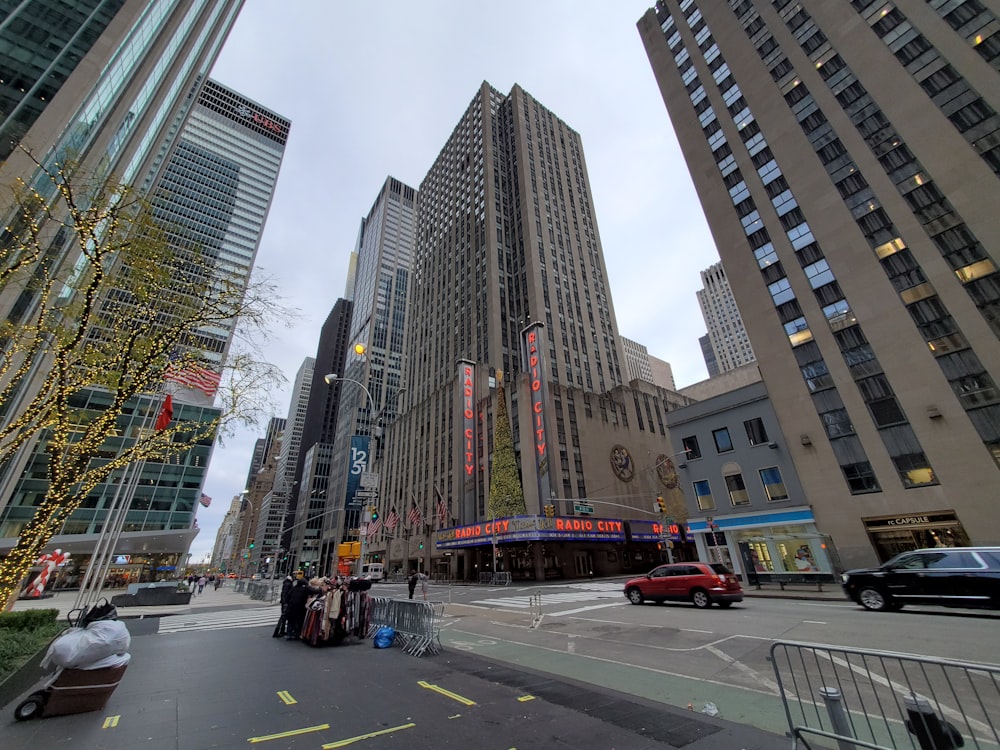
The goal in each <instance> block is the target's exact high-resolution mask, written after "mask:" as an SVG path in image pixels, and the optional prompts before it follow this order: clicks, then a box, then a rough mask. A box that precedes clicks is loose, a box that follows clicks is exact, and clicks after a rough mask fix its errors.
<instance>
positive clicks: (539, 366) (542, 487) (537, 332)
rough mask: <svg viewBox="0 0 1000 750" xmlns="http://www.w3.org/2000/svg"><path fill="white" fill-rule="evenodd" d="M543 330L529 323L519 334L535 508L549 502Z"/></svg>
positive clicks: (541, 326)
mask: <svg viewBox="0 0 1000 750" xmlns="http://www.w3.org/2000/svg"><path fill="white" fill-rule="evenodd" d="M542 328H543V325H542V324H541V323H539V322H536V323H532V324H530V325H529V326H528V327H527V328H525V329H524V330H523V331H522V332H521V336H522V337H523V357H522V361H523V362H524V366H525V370H526V372H527V373H528V389H529V392H530V403H531V434H532V441H531V442H532V445H533V446H534V453H535V473H536V475H537V477H538V505H539V507H541V506H542V505H544V504H545V503H547V502H548V501H549V493H550V487H549V482H548V473H549V452H548V433H547V431H546V429H545V405H546V403H547V401H548V398H547V389H546V387H545V367H544V366H543V363H542Z"/></svg>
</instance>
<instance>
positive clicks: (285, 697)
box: [278, 690, 298, 706]
mask: <svg viewBox="0 0 1000 750" xmlns="http://www.w3.org/2000/svg"><path fill="white" fill-rule="evenodd" d="M278 697H279V698H281V700H282V702H283V703H284V704H285V705H286V706H290V705H292V704H293V703H298V701H297V700H295V699H294V698H293V697H292V694H291V693H289V692H288V691H287V690H279V691H278Z"/></svg>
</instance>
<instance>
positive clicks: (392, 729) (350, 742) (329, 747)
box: [323, 721, 416, 750]
mask: <svg viewBox="0 0 1000 750" xmlns="http://www.w3.org/2000/svg"><path fill="white" fill-rule="evenodd" d="M415 726H416V724H414V723H413V722H412V721H411V722H410V723H409V724H402V725H400V726H398V727H390V728H389V729H380V730H379V731H377V732H369V733H368V734H359V735H358V736H357V737H351V738H349V739H346V740H339V741H338V742H330V743H328V744H326V745H323V750H333V748H336V747H347V746H348V745H353V744H354V743H355V742H361V740H370V739H371V738H372V737H378V736H379V735H380V734H390V733H391V732H398V731H399V730H400V729H412V728H413V727H415Z"/></svg>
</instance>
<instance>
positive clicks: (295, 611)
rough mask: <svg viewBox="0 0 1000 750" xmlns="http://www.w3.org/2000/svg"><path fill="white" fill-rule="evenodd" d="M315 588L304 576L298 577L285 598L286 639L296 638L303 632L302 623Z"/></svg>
mask: <svg viewBox="0 0 1000 750" xmlns="http://www.w3.org/2000/svg"><path fill="white" fill-rule="evenodd" d="M311 593H313V589H312V588H311V587H310V586H309V585H308V584H307V583H306V582H305V580H303V579H302V578H299V579H297V580H296V581H295V582H294V583H293V584H292V588H291V589H290V590H289V592H288V596H287V597H286V599H285V617H286V618H287V625H286V627H287V630H286V632H285V640H286V641H293V640H296V639H297V638H298V637H299V636H300V635H301V634H302V623H304V622H305V619H306V602H307V601H309V595H310V594H311Z"/></svg>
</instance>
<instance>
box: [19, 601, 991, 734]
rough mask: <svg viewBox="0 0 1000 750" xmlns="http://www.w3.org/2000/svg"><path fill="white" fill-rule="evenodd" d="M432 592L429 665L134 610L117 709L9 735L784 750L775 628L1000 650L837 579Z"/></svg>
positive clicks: (237, 617) (216, 619) (219, 619)
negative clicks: (657, 601) (736, 594)
mask: <svg viewBox="0 0 1000 750" xmlns="http://www.w3.org/2000/svg"><path fill="white" fill-rule="evenodd" d="M373 592H374V593H375V594H377V595H381V596H393V597H400V598H402V597H405V596H406V588H405V585H398V584H381V585H379V586H377V587H375V589H373ZM431 598H432V599H435V600H437V601H443V602H444V604H443V606H442V607H441V609H442V610H443V612H444V618H443V621H442V631H441V640H442V643H443V645H444V647H445V651H444V652H443V653H442V654H440V655H437V656H428V657H424V658H415V657H410V656H407V655H404V654H402V653H401V652H400V651H399V650H398V649H389V650H378V649H373V648H372V647H371V644H370V642H355V643H353V644H351V645H346V646H341V647H338V648H325V649H311V648H309V647H308V646H305V645H304V644H300V643H288V642H285V641H283V640H276V639H272V638H271V637H270V634H271V629H272V623H273V620H274V618H275V616H276V608H275V607H273V606H272V607H268V606H265V605H261V606H260V607H253V608H240V609H234V608H226V609H224V610H222V611H210V610H208V609H205V610H202V611H197V612H190V613H188V614H184V615H180V614H178V615H174V616H167V617H162V618H160V617H151V618H146V619H142V620H139V619H132V620H127V621H126V622H127V623H128V625H129V628H130V631H131V632H132V633H133V641H132V649H131V651H132V654H133V662H132V665H131V666H130V667H129V670H128V671H127V673H126V675H125V679H124V680H123V682H122V685H121V687H120V688H119V689H118V690H117V691H116V692H115V694H114V695H113V696H112V698H111V700H110V702H109V704H108V706H107V707H106V709H105V710H104V711H101V712H95V713H91V714H79V715H74V716H65V717H53V718H49V719H41V720H36V721H31V722H24V723H16V722H14V721H13V716H12V708H13V705H15V704H11V705H10V706H7V707H5V709H4V710H5V712H6V713H5V716H4V717H0V747H5V748H6V747H13V748H34V747H38V748H54V747H63V746H66V747H68V746H73V747H75V748H105V747H107V748H116V750H129V749H130V748H139V747H140V746H141V747H142V748H145V749H146V750H158V748H172V749H175V750H180V749H183V750H189V749H191V750H200V749H201V748H211V747H219V748H229V747H233V748H235V747H241V748H242V747H246V746H247V745H249V744H254V745H256V744H261V745H263V746H266V747H272V748H333V747H346V746H349V745H350V746H353V747H357V748H376V749H378V748H388V747H390V746H391V747H397V748H398V747H403V748H408V749H410V748H413V749H419V748H438V747H444V748H447V747H462V748H469V747H481V748H483V750H487V749H488V748H500V749H501V750H511V749H512V748H522V749H523V748H560V747H566V748H570V747H572V748H618V749H619V750H622V749H626V748H627V749H629V750H631V749H633V748H670V747H683V748H685V749H686V750H710V749H711V748H719V749H720V750H721V749H722V748H725V749H726V750H730V749H732V748H737V749H739V748H762V749H763V748H785V747H789V746H790V741H789V740H787V739H785V738H784V737H782V736H781V735H783V734H784V732H785V729H786V719H785V715H784V708H783V704H782V702H781V699H780V697H779V693H778V690H777V686H776V684H775V679H774V674H773V670H772V666H771V663H770V662H769V661H768V655H769V652H770V648H771V646H772V643H773V642H774V641H775V640H777V639H781V640H792V641H805V642H813V643H827V644H835V645H840V646H845V647H850V648H873V649H882V650H890V651H907V652H911V653H920V654H926V655H931V656H940V657H944V658H951V659H962V660H968V661H976V662H996V661H998V660H1000V659H998V655H997V652H996V649H995V648H994V647H993V646H992V644H993V643H994V642H995V633H996V627H997V624H998V621H1000V613H983V612H970V611H965V610H942V609H939V608H933V607H926V608H919V607H910V608H907V609H905V610H903V611H902V612H898V613H873V612H867V611H865V610H862V609H860V608H858V607H857V606H856V605H854V604H852V603H850V602H847V601H846V600H842V599H840V598H839V596H838V595H837V593H836V592H832V594H830V595H828V596H827V598H826V599H825V600H819V601H803V600H791V599H770V598H768V599H765V598H759V597H748V598H747V599H746V600H745V601H744V602H743V603H742V604H737V605H735V606H733V607H732V608H731V609H728V610H721V609H718V608H715V607H713V608H711V609H709V610H698V609H695V608H694V607H692V606H690V605H688V604H676V605H675V604H666V605H652V604H647V605H643V606H634V605H630V604H628V603H627V602H626V601H625V599H624V597H623V595H622V593H621V582H616V581H592V582H579V583H570V584H564V585H544V586H525V587H509V588H500V589H489V588H484V587H470V586H455V587H443V586H433V587H432V588H431ZM244 606H246V605H244ZM709 703H711V704H713V705H714V706H715V707H716V708H717V709H718V711H719V712H720V713H719V714H718V717H717V718H711V717H709V716H707V715H705V714H704V713H702V711H703V710H704V709H705V708H706V706H707V704H709ZM689 706H690V709H689V708H688V707H689Z"/></svg>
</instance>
